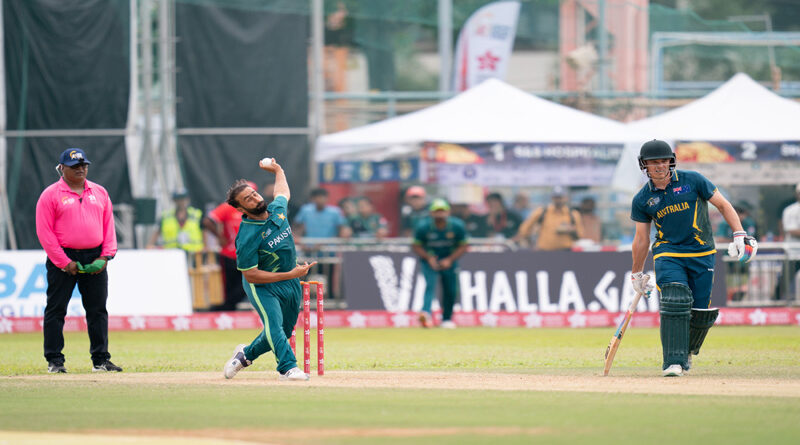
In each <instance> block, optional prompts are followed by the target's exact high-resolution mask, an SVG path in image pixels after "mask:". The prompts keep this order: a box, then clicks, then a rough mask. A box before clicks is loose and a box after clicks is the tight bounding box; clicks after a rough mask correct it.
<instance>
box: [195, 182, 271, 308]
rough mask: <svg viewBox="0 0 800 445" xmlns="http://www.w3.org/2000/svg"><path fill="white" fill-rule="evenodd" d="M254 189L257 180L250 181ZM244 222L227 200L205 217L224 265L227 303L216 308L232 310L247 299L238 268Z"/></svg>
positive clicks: (220, 261) (205, 226)
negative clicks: (237, 255)
mask: <svg viewBox="0 0 800 445" xmlns="http://www.w3.org/2000/svg"><path fill="white" fill-rule="evenodd" d="M248 185H249V186H250V187H251V188H253V190H258V186H257V185H256V184H255V182H248ZM264 200H265V201H266V200H269V201H272V195H267V196H265V197H264ZM241 222H242V213H241V212H239V211H238V210H236V209H235V208H233V207H232V206H230V205H229V204H228V203H227V202H223V203H222V204H220V205H218V206H217V207H216V208H215V209H214V210H212V211H211V212H209V213H208V216H206V217H205V218H203V228H204V229H206V230H207V231H208V232H209V233H211V234H212V235H214V236H216V237H217V240H218V241H219V245H220V251H219V263H220V266H221V267H222V280H223V283H224V285H225V303H223V304H222V305H221V306H217V307H214V308H212V309H214V310H223V311H232V310H234V309H236V305H237V304H238V303H239V302H242V301H245V300H246V299H247V295H246V294H245V293H244V289H243V288H242V272H240V271H239V269H237V268H236V244H235V243H236V234H237V233H239V224H240V223H241Z"/></svg>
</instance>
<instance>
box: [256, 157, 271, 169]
mask: <svg viewBox="0 0 800 445" xmlns="http://www.w3.org/2000/svg"><path fill="white" fill-rule="evenodd" d="M258 165H260V166H261V167H269V166H270V165H272V158H264V159H262V160H261V161H259V163H258Z"/></svg>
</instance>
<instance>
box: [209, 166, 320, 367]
mask: <svg viewBox="0 0 800 445" xmlns="http://www.w3.org/2000/svg"><path fill="white" fill-rule="evenodd" d="M259 166H260V167H261V168H262V169H263V170H266V171H268V172H272V173H274V174H275V192H274V199H273V200H272V202H271V203H270V204H269V205H267V204H266V202H265V201H264V198H263V197H262V196H261V195H259V194H258V192H256V191H255V190H253V188H252V187H250V186H249V185H248V182H247V181H245V180H244V179H240V180H238V181H236V182H235V183H234V184H233V185H232V186H231V188H230V189H229V190H228V196H227V202H228V204H230V205H231V206H233V207H234V208H235V209H237V210H239V211H240V212H242V223H241V225H240V226H239V233H238V234H237V235H236V266H237V268H238V269H239V270H241V271H242V285H243V286H244V290H245V293H246V294H247V298H248V299H249V300H250V303H251V304H252V305H253V307H254V308H256V311H257V312H258V315H259V317H261V322H262V323H263V325H264V330H263V331H261V333H259V334H258V336H257V337H256V338H255V339H254V340H253V341H252V342H251V343H250V344H249V345H245V344H241V345H238V346H237V347H236V349H235V350H234V353H233V357H231V359H230V360H229V361H228V362H227V363H226V364H225V368H224V375H225V378H226V379H231V378H233V377H234V376H235V375H236V373H238V372H239V371H240V370H241V369H242V368H245V367H247V366H250V364H251V363H252V362H253V360H255V359H257V358H258V357H260V356H261V355H262V354H264V353H266V352H269V351H273V352H274V353H275V360H276V361H277V362H278V365H277V370H278V372H279V373H280V378H281V379H282V380H308V378H309V376H308V375H306V374H305V373H304V372H303V371H301V370H300V369H299V368H298V367H297V358H296V357H295V355H294V352H292V348H291V346H290V345H289V341H288V337H290V336H291V335H292V330H293V329H294V326H295V324H296V323H297V316H298V315H299V314H300V309H301V306H302V290H301V287H300V277H303V276H305V275H306V274H308V269H309V268H311V267H312V266H314V265H315V264H316V261H315V262H313V263H311V264H308V263H305V264H302V265H301V264H297V254H296V252H295V247H294V238H293V237H292V229H291V227H290V226H289V219H288V213H287V211H286V207H287V205H288V203H289V184H288V183H287V181H286V175H285V173H284V171H283V168H281V166H280V165H279V164H278V163H277V162H276V161H275V159H265V160H262V161H261V162H260V163H259Z"/></svg>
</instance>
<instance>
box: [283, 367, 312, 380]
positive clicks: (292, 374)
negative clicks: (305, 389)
mask: <svg viewBox="0 0 800 445" xmlns="http://www.w3.org/2000/svg"><path fill="white" fill-rule="evenodd" d="M281 380H290V381H302V382H304V381H306V380H308V374H306V373H305V372H303V371H301V370H300V368H298V367H297V366H295V367H294V368H292V369H290V370H288V371H286V373H285V374H281Z"/></svg>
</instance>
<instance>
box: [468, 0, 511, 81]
mask: <svg viewBox="0 0 800 445" xmlns="http://www.w3.org/2000/svg"><path fill="white" fill-rule="evenodd" d="M518 17H519V2H516V1H511V2H495V3H490V4H488V5H486V6H484V7H482V8H480V9H478V10H477V11H475V12H474V13H473V14H472V15H471V16H470V17H469V19H467V21H466V23H464V26H463V27H462V28H461V32H460V33H459V35H458V42H457V43H456V54H455V58H454V65H455V66H454V70H453V90H455V91H465V90H468V89H469V88H472V87H474V86H475V85H477V84H479V83H481V82H483V81H484V80H486V79H489V78H496V79H500V80H504V79H505V77H506V70H507V68H508V60H509V59H510V58H511V48H512V47H513V46H514V36H515V35H516V33H517V18H518Z"/></svg>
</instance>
